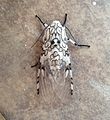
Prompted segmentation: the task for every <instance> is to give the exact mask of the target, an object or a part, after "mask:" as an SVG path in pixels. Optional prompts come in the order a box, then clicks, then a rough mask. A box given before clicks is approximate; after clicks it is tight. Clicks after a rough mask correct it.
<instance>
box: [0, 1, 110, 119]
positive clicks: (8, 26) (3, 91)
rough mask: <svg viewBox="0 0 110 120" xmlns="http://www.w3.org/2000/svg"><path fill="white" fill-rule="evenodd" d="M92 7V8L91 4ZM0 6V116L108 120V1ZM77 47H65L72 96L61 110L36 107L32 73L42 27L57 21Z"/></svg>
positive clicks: (45, 105) (39, 104) (61, 106)
mask: <svg viewBox="0 0 110 120" xmlns="http://www.w3.org/2000/svg"><path fill="white" fill-rule="evenodd" d="M95 1H96V2H95ZM95 1H93V0H68V1H67V0H0V112H1V113H2V114H3V115H4V116H5V118H6V119H7V120H110V0H95ZM65 13H67V14H68V20H67V26H68V27H69V29H70V30H71V32H72V33H73V35H74V37H75V38H76V40H77V41H78V42H79V43H81V44H90V45H91V48H90V49H85V48H76V47H74V46H72V45H71V44H69V48H70V53H71V61H72V68H73V74H74V95H73V96H72V97H71V100H70V101H69V102H68V103H66V104H62V105H57V106H56V105H48V104H45V103H42V102H40V99H39V97H38V96H37V95H36V84H35V83H36V70H35V69H31V68H30V66H31V65H33V64H34V63H35V62H36V60H37V58H38V56H39V54H40V51H41V44H40V43H38V44H37V45H36V47H34V48H32V49H31V46H32V45H33V43H34V42H35V41H36V39H37V38H38V36H39V35H40V33H41V31H42V28H41V25H40V23H39V21H38V20H37V19H35V15H36V14H37V15H39V16H40V17H41V18H42V19H43V20H44V21H46V22H47V23H51V22H52V21H53V20H55V19H58V20H60V21H63V19H64V14H65Z"/></svg>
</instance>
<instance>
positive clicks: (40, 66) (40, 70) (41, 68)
mask: <svg viewBox="0 0 110 120" xmlns="http://www.w3.org/2000/svg"><path fill="white" fill-rule="evenodd" d="M44 71H45V68H44V67H43V66H42V65H41V64H40V65H39V69H38V72H37V81H36V84H37V94H39V78H40V73H42V76H43V77H44Z"/></svg>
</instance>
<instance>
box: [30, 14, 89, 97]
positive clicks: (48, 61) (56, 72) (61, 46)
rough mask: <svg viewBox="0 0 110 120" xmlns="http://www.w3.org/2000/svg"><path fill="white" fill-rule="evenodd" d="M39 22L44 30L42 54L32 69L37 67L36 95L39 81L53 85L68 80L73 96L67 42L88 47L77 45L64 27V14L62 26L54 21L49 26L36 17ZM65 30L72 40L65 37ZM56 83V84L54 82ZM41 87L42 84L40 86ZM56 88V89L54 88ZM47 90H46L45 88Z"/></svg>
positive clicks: (38, 90)
mask: <svg viewBox="0 0 110 120" xmlns="http://www.w3.org/2000/svg"><path fill="white" fill-rule="evenodd" d="M36 17H37V18H38V19H39V21H40V22H41V23H42V25H43V27H44V30H43V32H42V34H41V35H40V37H41V36H43V38H42V40H43V45H42V49H43V54H42V55H41V56H40V60H39V64H38V63H37V64H35V65H34V66H32V67H35V66H37V65H38V67H39V68H38V73H37V93H38V94H39V93H40V89H39V88H40V80H42V81H43V82H45V81H47V80H48V79H49V80H50V81H54V83H53V84H55V83H57V85H59V84H60V83H58V81H59V79H60V80H62V81H63V79H67V78H68V79H69V80H70V93H71V95H72V94H73V75H72V68H71V61H70V53H69V49H68V42H71V43H72V44H73V45H75V46H80V47H81V46H85V47H90V46H89V45H79V44H78V43H77V42H76V41H75V39H74V37H73V36H72V34H71V32H70V30H69V29H68V28H67V27H66V25H65V24H66V21H67V14H65V19H64V22H63V24H61V23H60V22H59V21H57V20H55V21H53V22H52V23H51V24H46V23H44V22H43V21H42V20H41V18H40V17H38V16H37V15H36ZM66 30H68V31H69V33H70V34H71V36H72V38H73V39H74V40H72V39H70V38H69V37H67V33H66ZM55 81H56V82H55ZM41 85H43V84H41ZM56 88H57V87H56ZM47 89H48V88H47Z"/></svg>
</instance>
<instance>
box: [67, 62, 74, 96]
mask: <svg viewBox="0 0 110 120" xmlns="http://www.w3.org/2000/svg"><path fill="white" fill-rule="evenodd" d="M66 72H67V73H66V75H69V76H70V79H71V95H73V74H72V68H71V63H69V64H68V66H67V68H66ZM66 77H67V76H66Z"/></svg>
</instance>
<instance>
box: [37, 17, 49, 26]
mask: <svg viewBox="0 0 110 120" xmlns="http://www.w3.org/2000/svg"><path fill="white" fill-rule="evenodd" d="M35 17H37V18H38V19H39V21H40V22H41V23H42V24H43V26H44V27H47V26H48V25H47V24H46V23H44V22H43V21H42V20H41V18H40V17H39V16H38V15H35Z"/></svg>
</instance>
